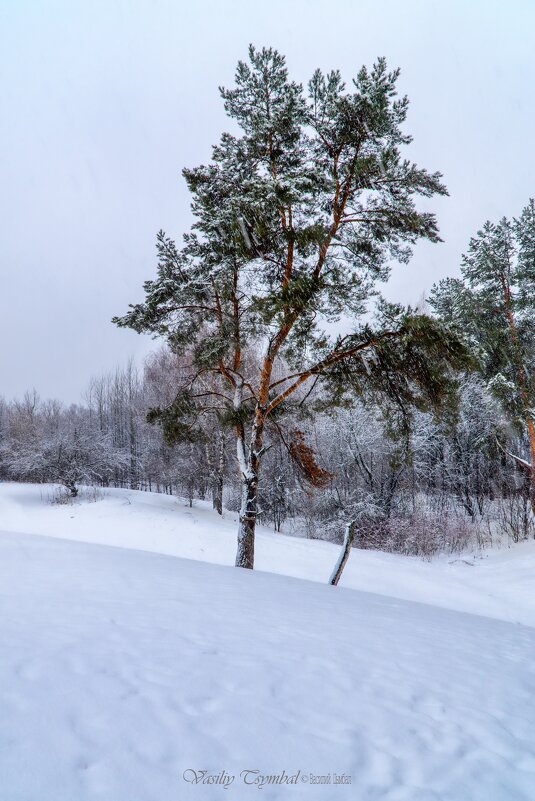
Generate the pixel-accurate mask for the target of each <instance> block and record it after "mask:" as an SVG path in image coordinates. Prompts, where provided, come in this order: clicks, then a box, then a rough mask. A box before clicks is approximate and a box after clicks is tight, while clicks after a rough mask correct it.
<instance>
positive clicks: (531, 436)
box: [528, 417, 535, 515]
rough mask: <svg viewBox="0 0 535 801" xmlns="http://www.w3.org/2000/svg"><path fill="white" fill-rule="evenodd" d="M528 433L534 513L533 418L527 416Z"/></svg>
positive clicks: (534, 443) (534, 463)
mask: <svg viewBox="0 0 535 801" xmlns="http://www.w3.org/2000/svg"><path fill="white" fill-rule="evenodd" d="M528 435H529V451H530V455H531V469H530V476H529V477H530V502H531V511H532V512H533V514H534V515H535V423H534V422H533V419H532V418H531V417H530V418H528Z"/></svg>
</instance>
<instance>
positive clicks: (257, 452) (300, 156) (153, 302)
mask: <svg viewBox="0 0 535 801" xmlns="http://www.w3.org/2000/svg"><path fill="white" fill-rule="evenodd" d="M398 75H399V71H398V70H395V71H393V72H389V71H388V69H387V66H386V63H385V61H384V59H379V60H378V61H377V63H376V64H375V65H374V66H373V67H372V69H371V70H368V69H366V68H365V67H363V68H362V69H361V70H360V71H359V73H358V75H357V77H356V79H355V80H354V81H353V82H352V85H351V87H349V88H348V87H346V86H345V84H344V82H343V81H342V78H341V75H340V73H339V72H337V71H333V72H330V73H328V74H327V75H324V74H322V73H321V72H320V71H319V70H317V71H316V72H315V73H314V75H313V77H312V79H311V81H310V82H309V84H308V89H307V90H306V91H305V90H304V89H303V87H302V86H301V85H299V84H297V83H295V82H292V81H290V79H289V78H288V74H287V70H286V66H285V60H284V58H283V57H282V56H281V55H280V54H279V53H277V52H276V51H274V50H272V49H262V50H256V49H255V48H254V47H251V48H250V49H249V61H248V63H245V62H239V64H238V67H237V71H236V86H235V88H233V89H221V96H222V98H223V101H224V104H225V109H226V111H227V113H228V115H229V116H230V117H231V118H232V120H233V121H234V122H235V124H236V125H237V127H238V129H239V134H230V133H225V134H223V135H222V137H221V140H220V142H219V144H218V145H217V146H215V147H214V149H213V157H212V161H211V162H210V163H209V164H208V165H203V166H200V167H197V168H194V169H186V170H184V173H183V174H184V177H185V179H186V181H187V184H188V187H189V190H190V192H191V194H192V198H193V203H192V210H193V214H194V216H195V222H194V224H193V226H192V229H191V231H190V232H189V233H188V234H186V235H185V236H184V245H183V247H182V248H178V247H177V246H176V245H175V243H174V242H173V241H172V240H171V239H170V238H168V237H167V236H166V235H165V234H164V233H163V232H160V233H159V235H158V242H157V249H158V255H159V264H158V273H157V277H156V278H155V279H154V280H151V281H147V282H146V283H145V293H146V298H145V301H144V302H143V303H140V304H137V305H134V306H131V307H130V311H129V312H128V313H127V314H126V315H125V316H123V317H119V318H115V319H114V322H116V323H117V324H118V325H120V326H125V327H130V328H132V329H134V330H136V331H138V332H149V333H152V334H156V335H161V336H163V337H165V338H166V339H167V340H168V343H169V345H170V346H171V348H172V349H173V350H174V351H175V352H177V353H186V352H188V351H189V349H191V346H192V344H193V346H194V347H193V357H192V363H191V372H190V377H189V379H188V381H187V382H186V383H184V384H183V385H182V386H181V387H180V388H178V392H177V396H176V399H175V401H174V403H173V404H172V406H171V407H170V408H169V409H167V410H157V412H156V413H153V414H152V419H153V420H157V419H159V420H160V422H161V423H162V424H163V425H164V427H167V428H169V429H172V432H173V436H174V437H175V438H176V439H178V438H180V437H184V438H188V437H194V436H195V431H196V426H197V423H198V421H199V419H200V417H201V416H202V415H203V414H205V413H210V414H213V412H214V409H215V410H217V413H218V415H219V417H220V419H221V420H222V421H223V422H225V423H226V424H228V425H230V426H232V427H233V429H234V431H235V434H236V446H237V458H238V465H239V470H240V474H241V479H242V505H241V511H240V524H239V534H238V552H237V558H236V564H237V565H239V566H242V567H249V568H252V567H253V564H254V533H255V523H256V519H257V515H258V511H259V510H258V494H257V492H258V482H259V476H260V465H261V460H262V456H263V455H264V453H265V452H266V448H267V447H269V442H268V441H267V440H268V439H269V429H270V427H271V429H276V430H278V432H279V433H280V434H281V436H282V437H283V440H284V442H285V443H286V445H287V447H288V450H289V452H290V454H291V455H292V458H293V459H294V461H295V462H296V463H297V464H298V465H299V468H300V469H301V471H302V472H303V474H306V475H307V477H308V479H309V481H310V482H311V483H312V484H315V485H317V486H321V485H322V483H324V482H325V480H326V474H325V471H324V470H322V468H321V467H320V466H319V465H318V464H317V462H316V459H315V457H314V453H313V451H312V449H311V448H310V446H309V445H308V444H307V443H306V441H305V438H304V436H303V433H302V431H300V430H293V431H292V430H290V431H283V423H284V414H285V412H287V411H288V410H293V411H294V412H295V409H296V407H298V408H299V409H301V410H303V409H306V408H307V407H308V408H312V406H313V404H314V397H315V395H314V392H313V391H312V390H313V388H314V387H315V386H316V383H317V382H318V381H322V382H323V383H324V384H325V387H326V389H325V391H324V392H323V393H322V398H323V399H325V397H326V394H325V393H326V391H327V390H329V393H330V395H329V399H328V402H329V403H334V402H337V403H341V402H344V401H345V400H346V398H347V395H348V393H349V392H350V391H351V392H355V391H356V392H357V393H359V394H361V395H365V394H366V393H367V392H369V391H373V392H374V393H376V395H377V396H379V395H380V396H382V397H385V398H387V399H388V400H389V402H391V403H393V404H395V406H396V408H397V409H398V410H399V411H400V414H402V415H404V416H405V415H407V413H408V410H409V408H410V407H411V405H420V406H422V405H425V404H430V403H436V404H438V403H440V400H441V399H442V398H443V396H444V393H445V388H446V382H445V379H446V377H447V372H448V370H449V368H450V367H452V366H455V365H456V364H457V363H459V361H461V360H462V359H463V358H464V355H465V352H464V349H463V347H462V345H460V343H458V342H457V343H453V342H452V340H451V337H450V335H449V333H448V332H447V331H446V330H445V328H444V327H443V326H441V325H440V324H439V323H438V322H437V321H434V320H432V319H430V318H429V317H426V316H423V315H414V314H413V313H412V312H411V310H410V309H404V308H402V307H401V306H393V305H389V304H386V303H384V302H380V303H378V304H377V310H376V315H375V318H373V322H371V320H372V318H371V316H370V314H368V312H369V307H368V302H369V300H370V298H372V297H373V296H374V295H375V294H376V291H375V288H374V287H375V284H376V282H378V281H384V280H386V279H387V278H388V274H389V265H390V263H391V261H392V260H397V261H401V262H406V261H407V260H408V259H409V257H410V253H411V250H410V247H411V245H412V244H413V243H415V242H416V241H418V240H419V239H421V238H424V239H428V240H430V241H432V242H437V241H439V236H438V229H437V224H436V220H435V217H434V215H433V214H431V213H429V212H422V211H418V209H417V208H416V205H415V198H416V197H418V196H423V197H426V198H429V197H432V196H433V195H435V194H440V195H443V194H446V189H445V187H444V185H443V184H442V182H441V175H440V174H439V173H429V172H427V171H426V170H425V169H421V168H419V167H417V166H416V165H415V164H413V163H412V162H410V161H409V160H407V159H405V158H404V157H403V156H402V149H403V147H404V146H405V145H407V144H408V143H409V142H410V141H411V137H410V136H408V135H407V134H406V133H405V132H404V131H403V130H402V126H403V123H404V122H405V118H406V115H407V109H408V101H407V98H405V97H402V98H399V97H398V96H397V93H396V82H397V79H398ZM341 317H344V318H345V319H349V320H350V321H351V329H350V331H349V333H347V334H345V335H339V336H329V335H328V334H327V333H326V331H325V330H324V329H325V325H326V323H329V322H333V321H338V320H340V318H341ZM259 354H260V355H259ZM430 354H432V358H429V356H430ZM207 376H210V380H209V381H208V380H206V377H207Z"/></svg>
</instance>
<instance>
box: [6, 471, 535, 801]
mask: <svg viewBox="0 0 535 801" xmlns="http://www.w3.org/2000/svg"><path fill="white" fill-rule="evenodd" d="M51 492H52V488H50V487H43V486H33V485H18V484H9V483H6V484H2V485H0V529H2V533H0V642H1V648H0V801H190V799H191V800H192V801H197V800H198V801H212V799H229V800H232V801H234V799H239V800H240V799H255V798H260V799H270V801H271V800H272V799H281V800H282V799H291V800H292V801H306V799H311V801H312V800H313V799H315V800H316V801H318V800H319V801H337V799H339V800H340V801H375V799H381V800H383V799H384V800H385V801H431V800H433V801H533V799H535V745H534V742H535V738H534V736H533V735H534V732H535V708H534V707H535V704H534V702H533V699H534V694H535V660H534V654H535V592H534V590H535V579H534V576H535V544H534V543H526V544H524V545H521V546H515V547H514V548H511V549H503V550H500V551H494V552H488V553H487V554H486V555H485V556H484V558H481V559H479V558H473V557H466V559H465V557H463V559H461V560H454V559H453V558H452V557H447V558H446V557H444V558H440V559H437V560H434V561H432V562H431V563H426V562H422V561H421V560H418V559H410V558H406V557H398V556H393V555H387V554H381V553H378V552H370V551H357V550H353V551H352V554H351V556H350V560H349V563H348V565H347V567H346V572H345V573H344V576H343V578H342V582H341V586H339V587H337V588H334V587H330V586H328V585H327V584H326V583H325V582H326V581H327V578H328V576H329V575H330V573H331V571H332V568H333V565H334V562H335V561H336V557H337V555H338V549H337V548H336V547H335V546H332V545H330V544H328V543H324V542H318V541H310V540H303V539H297V538H292V537H287V536H284V535H281V534H273V533H271V532H269V531H268V530H266V529H263V530H261V531H260V532H259V535H258V542H257V566H258V568H259V569H258V570H256V571H254V572H251V571H245V570H238V569H236V568H233V567H231V566H230V565H231V564H232V562H233V559H234V553H235V545H236V542H235V539H236V523H235V520H234V519H233V517H234V516H233V515H231V514H230V513H226V515H225V519H223V520H221V519H219V518H218V516H217V515H216V514H215V513H214V512H212V510H211V509H210V508H209V506H208V505H207V504H202V503H199V502H196V503H195V504H194V507H193V508H192V509H190V508H188V507H187V506H186V505H185V502H184V501H183V500H180V499H177V498H171V497H168V496H162V495H155V494H149V493H140V492H134V491H127V490H106V491H105V496H104V498H103V499H101V500H98V501H96V502H94V503H88V502H87V501H80V502H79V503H75V504H73V505H68V506H52V505H50V503H48V497H49V495H50V494H51ZM107 546H118V547H107ZM276 573H279V574H285V575H276ZM303 579H305V580H303ZM306 579H308V580H306ZM255 770H256V771H259V774H258V775H273V776H276V775H279V776H280V775H281V774H283V771H284V774H283V776H284V775H286V776H295V775H296V774H297V784H295V785H293V784H291V785H289V784H286V783H280V784H271V783H270V784H265V785H264V786H263V787H262V788H260V787H259V786H258V785H254V784H251V785H247V784H245V783H244V781H243V777H241V776H240V774H241V773H242V771H255ZM193 771H196V772H197V775H198V776H199V777H200V776H201V773H200V771H207V772H208V773H207V774H205V778H208V777H209V776H211V777H213V778H214V779H215V778H217V777H221V775H222V772H224V776H234V777H235V779H234V781H233V782H232V784H230V786H228V788H227V789H225V786H224V785H223V784H208V783H205V784H201V783H199V784H194V783H192V782H188V781H186V780H185V779H184V775H185V776H186V777H187V778H192V776H193ZM335 773H336V774H339V775H340V774H345V775H346V776H350V777H351V784H334V783H333V776H334V774H335ZM311 774H312V777H319V776H323V777H330V778H331V784H329V785H325V784H319V783H314V782H313V781H312V777H311ZM255 775H256V774H252V773H250V774H248V777H247V778H248V780H252V779H253V777H254V776H255Z"/></svg>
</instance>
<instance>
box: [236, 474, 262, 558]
mask: <svg viewBox="0 0 535 801" xmlns="http://www.w3.org/2000/svg"><path fill="white" fill-rule="evenodd" d="M257 482H258V476H255V475H253V476H251V477H250V478H248V479H245V480H244V481H243V483H242V502H241V508H240V522H239V527H238V550H237V553H236V567H245V568H249V570H252V569H253V568H254V544H255V528H256V514H257V498H256V488H257Z"/></svg>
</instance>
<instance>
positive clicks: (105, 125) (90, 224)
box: [0, 0, 535, 401]
mask: <svg viewBox="0 0 535 801" xmlns="http://www.w3.org/2000/svg"><path fill="white" fill-rule="evenodd" d="M534 31H535V3H533V2H531V0H510V1H509V2H505V0H501V1H500V2H496V0H484V1H483V0H464V2H456V0H442V1H441V2H433V0H421V2H419V1H418V0H404V2H398V0H375V1H374V2H371V0H270V1H269V2H268V1H267V0H266V1H265V2H257V1H256V0H227V1H226V2H212V1H210V0H197V2H196V3H191V2H184V1H183V0H128V1H126V0H124V1H122V0H0V109H1V115H0V214H1V226H0V271H1V290H0V395H1V394H3V395H4V396H6V397H13V396H17V395H21V394H22V393H23V392H24V390H25V389H27V388H32V387H35V388H36V389H37V390H38V391H39V392H40V393H41V394H42V395H43V396H46V397H50V396H55V397H60V398H62V399H63V400H65V401H77V400H79V398H80V395H81V392H82V391H83V389H84V388H85V386H86V384H87V381H88V378H89V377H90V375H96V374H99V373H100V372H102V371H107V370H109V369H111V368H113V367H114V366H115V365H116V364H118V363H124V362H125V361H126V360H127V359H128V357H130V356H136V357H137V358H139V359H141V358H142V356H143V354H145V353H146V352H147V351H148V350H149V349H150V348H151V347H154V343H153V342H152V341H151V340H150V339H149V338H147V337H141V336H138V335H136V334H134V333H132V332H128V331H123V330H119V329H117V328H116V327H115V326H113V325H112V324H111V323H110V318H111V317H112V316H113V315H114V314H122V313H124V311H125V310H126V308H127V305H128V303H129V302H136V301H139V300H141V298H142V288H141V286H142V282H143V281H144V280H145V279H147V278H150V277H152V276H153V274H154V271H155V265H156V260H155V250H154V243H155V234H156V231H157V230H158V229H159V228H164V229H165V230H166V231H167V233H169V234H171V235H174V236H176V237H180V236H181V233H182V232H183V231H184V230H186V229H187V228H188V225H189V222H190V215H189V197H188V194H187V192H186V189H185V185H184V182H183V179H182V177H181V175H180V171H181V169H182V167H183V166H186V165H188V166H193V165H196V164H198V163H201V162H203V161H206V160H208V158H209V157H210V146H211V145H212V144H214V143H215V142H216V140H217V139H218V137H219V134H220V132H221V131H222V130H224V128H225V127H226V118H225V115H224V112H223V109H222V104H221V102H220V99H219V95H218V91H217V87H218V85H221V84H224V85H230V84H231V83H232V79H233V74H234V68H235V65H236V62H237V60H238V59H239V58H243V57H245V55H246V52H247V45H248V43H249V42H253V43H254V44H256V45H258V46H262V45H272V46H274V47H276V48H277V49H279V50H280V51H281V52H283V53H284V54H286V56H287V61H288V66H289V68H290V72H291V75H292V77H293V78H295V79H297V80H300V81H306V80H308V78H309V77H310V75H311V73H312V71H313V70H314V69H315V68H316V67H318V66H319V67H321V68H323V69H325V70H328V69H331V68H340V69H341V70H342V73H343V75H344V77H345V78H346V79H348V80H349V79H350V78H351V77H352V76H353V75H354V74H355V73H356V71H357V70H358V68H359V67H360V66H361V65H362V64H363V63H366V64H371V63H372V62H373V60H374V59H375V58H376V57H377V56H379V55H384V56H386V58H387V60H388V62H389V65H390V66H392V67H394V66H400V67H401V69H402V76H401V81H400V88H401V90H402V91H403V92H404V93H406V94H408V95H409V98H410V100H411V109H410V112H409V118H408V123H407V131H408V132H410V133H412V134H413V136H414V144H413V146H412V149H411V156H412V157H413V158H414V159H415V160H416V161H417V162H418V163H420V164H421V165H422V166H425V167H427V168H428V169H430V170H437V169H438V170H440V171H442V172H443V173H444V176H445V181H446V184H447V186H448V188H449V191H450V197H449V198H446V199H440V200H439V201H434V202H433V204H432V207H433V208H434V209H435V210H436V212H437V214H438V217H439V222H440V228H441V232H442V236H443V238H444V239H445V243H444V244H443V245H429V244H423V245H422V246H420V247H418V249H417V252H416V254H415V256H414V259H413V261H412V263H411V264H410V265H409V266H408V267H399V268H397V269H395V270H394V273H393V276H392V280H391V282H390V285H389V287H388V295H389V297H390V298H392V299H399V300H402V301H405V302H410V301H412V302H415V301H416V300H417V299H418V298H419V296H420V295H421V294H422V292H424V291H428V290H429V289H430V287H431V286H432V284H433V283H434V282H435V281H436V280H437V279H439V278H441V277H443V276H446V275H452V274H455V273H456V272H457V271H458V265H459V261H460V256H461V253H462V252H463V250H464V249H465V248H466V244H467V241H468V239H469V237H470V236H471V235H472V234H473V233H475V231H476V230H477V229H478V227H479V226H480V225H481V223H482V222H484V220H485V219H487V218H491V219H495V218H498V217H500V216H502V215H504V214H505V215H508V216H511V215H515V214H518V212H519V211H520V210H521V208H522V206H523V205H525V203H526V202H527V200H528V198H529V197H530V196H533V195H534V194H535V156H534V153H533V136H534V122H535V102H534V101H535V98H534V90H533V80H534V76H535V46H534V45H535V41H534V39H535V33H534Z"/></svg>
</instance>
